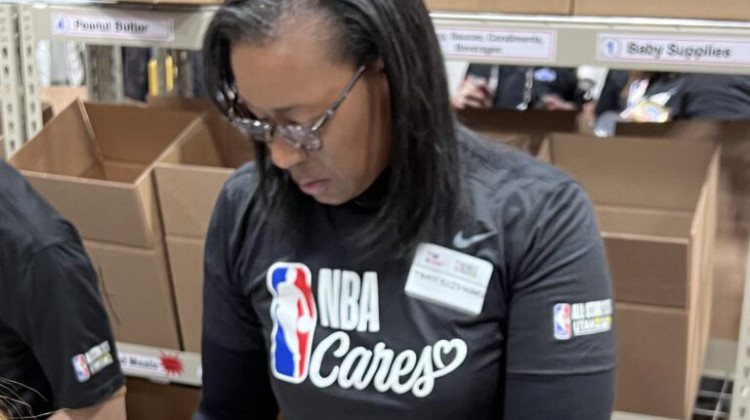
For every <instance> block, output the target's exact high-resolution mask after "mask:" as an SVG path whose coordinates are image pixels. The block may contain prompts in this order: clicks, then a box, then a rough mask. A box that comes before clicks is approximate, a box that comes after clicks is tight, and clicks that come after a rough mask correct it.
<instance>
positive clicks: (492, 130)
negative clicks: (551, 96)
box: [457, 109, 578, 155]
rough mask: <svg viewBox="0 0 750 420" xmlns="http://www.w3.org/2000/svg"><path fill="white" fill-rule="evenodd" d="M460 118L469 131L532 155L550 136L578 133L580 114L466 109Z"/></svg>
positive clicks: (458, 114)
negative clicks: (553, 134) (551, 134)
mask: <svg viewBox="0 0 750 420" xmlns="http://www.w3.org/2000/svg"><path fill="white" fill-rule="evenodd" d="M457 117H458V120H459V121H460V122H461V123H463V124H464V125H465V126H467V127H468V128H470V129H472V130H474V131H476V132H478V133H480V134H483V135H484V136H486V137H488V138H491V139H494V140H499V141H501V142H503V143H505V144H508V145H510V146H513V147H516V148H518V149H521V150H523V151H525V152H527V153H530V154H532V155H536V154H537V153H538V152H539V148H540V147H541V145H542V142H543V141H544V139H545V138H546V137H547V136H548V135H549V134H550V133H576V132H577V131H578V114H577V113H576V112H573V111H539V110H529V111H523V112H521V111H514V110H507V109H465V110H461V111H458V112H457Z"/></svg>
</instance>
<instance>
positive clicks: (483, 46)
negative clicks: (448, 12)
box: [437, 27, 557, 62]
mask: <svg viewBox="0 0 750 420" xmlns="http://www.w3.org/2000/svg"><path fill="white" fill-rule="evenodd" d="M437 35H438V40H439V41H440V47H441V48H442V50H443V55H445V57H446V58H458V59H501V60H515V61H536V62H539V61H542V62H554V61H555V59H556V58H557V32H556V31H523V30H506V31H489V30H483V29H473V28H446V27H441V28H439V29H438V30H437Z"/></svg>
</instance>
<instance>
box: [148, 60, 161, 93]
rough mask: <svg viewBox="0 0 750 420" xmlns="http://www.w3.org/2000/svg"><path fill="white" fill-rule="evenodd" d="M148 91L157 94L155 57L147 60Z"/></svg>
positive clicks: (157, 68)
mask: <svg viewBox="0 0 750 420" xmlns="http://www.w3.org/2000/svg"><path fill="white" fill-rule="evenodd" d="M148 93H149V95H151V96H159V63H158V62H157V61H156V59H155V58H152V59H151V60H149V61H148Z"/></svg>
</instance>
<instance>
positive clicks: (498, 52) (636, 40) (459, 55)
mask: <svg viewBox="0 0 750 420" xmlns="http://www.w3.org/2000/svg"><path fill="white" fill-rule="evenodd" d="M432 18H433V21H434V23H435V27H436V29H437V31H438V34H439V35H441V43H442V44H443V51H444V53H445V56H446V58H448V59H461V60H469V61H472V62H487V63H506V64H519V63H529V64H535V65H554V66H561V67H577V66H580V65H599V66H603V67H609V68H615V69H625V70H650V71H676V72H695V73H701V72H707V73H734V74H748V73H750V22H725V21H708V20H687V19H653V18H615V17H579V16H520V15H502V14H477V13H441V12H435V13H432ZM454 38H455V39H454ZM514 41H515V42H514ZM459 43H462V46H463V48H462V49H460V48H458V47H457V45H458V44H459ZM630 44H635V45H637V46H638V47H641V48H637V49H634V50H633V51H632V52H631V51H630V50H629V48H628V47H629V46H630ZM649 45H650V46H651V47H652V48H651V49H649V48H648V46H649ZM672 45H673V48H671V49H670V48H669V47H670V46H672ZM658 47H662V48H663V50H661V53H660V55H657V54H656V53H657V52H658V51H657V50H656V48H658ZM649 53H653V54H649ZM687 54H691V57H692V58H689V59H688V58H687ZM699 54H700V55H701V57H700V58H698V57H697V56H698V55H699Z"/></svg>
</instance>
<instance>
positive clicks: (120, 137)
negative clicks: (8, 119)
mask: <svg viewBox="0 0 750 420" xmlns="http://www.w3.org/2000/svg"><path fill="white" fill-rule="evenodd" d="M201 129H204V123H203V120H202V119H201V118H200V116H199V115H196V114H194V113H189V112H179V111H170V110H153V109H145V108H141V107H133V106H119V105H98V104H91V103H87V104H83V103H82V102H79V101H76V102H74V103H73V104H71V105H70V106H69V107H68V108H67V109H66V110H65V111H63V112H62V113H61V114H60V115H58V116H57V117H56V118H55V119H54V120H52V121H51V122H50V123H49V124H48V125H47V126H45V127H44V129H43V130H42V131H41V132H40V133H39V134H38V135H37V136H36V137H35V138H34V139H33V140H32V141H31V142H29V143H28V144H26V145H25V146H24V147H23V148H22V149H21V150H20V151H19V152H18V153H16V154H15V155H14V156H13V158H12V159H11V160H10V162H11V164H12V165H14V166H15V167H16V168H18V169H19V170H21V172H22V173H23V174H24V176H25V177H26V178H27V179H28V180H29V181H30V182H31V184H32V185H33V186H34V187H35V188H36V189H37V190H38V191H39V192H40V193H41V194H42V195H43V196H44V197H45V198H47V199H48V200H49V201H50V202H51V203H52V204H53V205H54V206H55V207H56V208H57V209H58V210H59V211H60V212H61V213H62V214H63V215H64V216H65V217H66V218H68V219H70V220H71V221H72V222H73V223H74V224H75V225H76V227H77V228H78V229H79V231H80V232H81V235H82V236H83V238H84V239H87V240H92V241H98V242H105V243H115V244H121V245H127V246H133V247H141V248H155V247H156V246H157V245H158V244H159V243H160V242H161V241H162V239H163V232H162V226H161V221H160V218H159V209H158V202H157V199H156V190H155V187H154V184H153V178H152V169H153V167H154V165H155V164H156V161H157V160H158V159H159V157H160V156H161V155H162V154H164V153H165V152H166V151H167V150H168V148H169V146H170V145H171V144H172V143H175V142H179V141H180V139H183V138H186V137H189V136H191V135H194V134H195V133H196V132H198V131H200V130H201Z"/></svg>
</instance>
